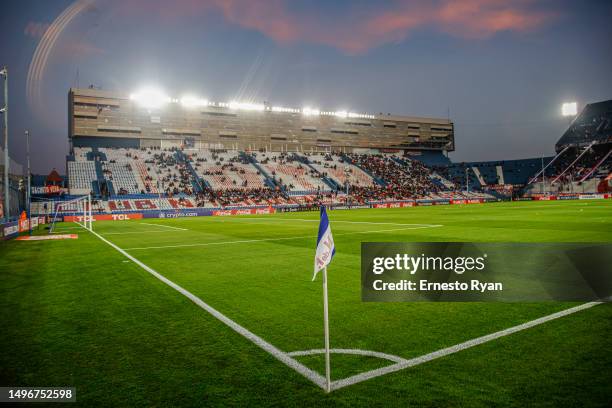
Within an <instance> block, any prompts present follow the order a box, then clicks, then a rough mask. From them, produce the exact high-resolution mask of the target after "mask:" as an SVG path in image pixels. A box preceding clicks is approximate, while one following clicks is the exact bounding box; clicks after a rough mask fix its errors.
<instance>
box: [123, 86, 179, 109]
mask: <svg viewBox="0 0 612 408" xmlns="http://www.w3.org/2000/svg"><path fill="white" fill-rule="evenodd" d="M130 99H131V100H133V101H134V102H136V103H138V104H139V105H140V106H142V107H144V108H149V109H154V108H161V107H162V106H164V105H165V104H167V103H169V102H170V98H169V97H168V96H167V95H166V94H164V93H163V92H162V91H160V90H159V89H156V88H145V89H142V90H140V91H139V92H137V93H133V94H131V95H130Z"/></svg>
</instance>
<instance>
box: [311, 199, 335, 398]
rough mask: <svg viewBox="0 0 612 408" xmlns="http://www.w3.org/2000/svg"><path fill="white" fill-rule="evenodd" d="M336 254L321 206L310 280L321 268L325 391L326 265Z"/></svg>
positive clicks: (327, 361)
mask: <svg viewBox="0 0 612 408" xmlns="http://www.w3.org/2000/svg"><path fill="white" fill-rule="evenodd" d="M335 254H336V247H335V246H334V238H333V237H332V233H331V228H330V226H329V219H328V218H327V212H326V211H325V206H321V222H320V223H319V235H318V236H317V252H316V254H315V262H314V276H313V277H312V280H315V279H316V277H317V273H318V272H319V271H320V270H321V269H322V270H323V327H324V329H325V380H326V386H325V391H327V392H330V391H331V363H330V351H329V306H328V302H327V265H329V263H330V262H331V261H332V259H333V258H334V255H335Z"/></svg>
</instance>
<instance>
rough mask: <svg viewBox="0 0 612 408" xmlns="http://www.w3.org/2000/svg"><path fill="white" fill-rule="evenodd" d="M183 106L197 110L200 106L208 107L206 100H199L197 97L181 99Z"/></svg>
mask: <svg viewBox="0 0 612 408" xmlns="http://www.w3.org/2000/svg"><path fill="white" fill-rule="evenodd" d="M181 105H183V106H184V107H185V108H197V107H199V106H206V105H208V101H207V100H206V99H202V98H198V97H197V96H192V95H185V96H183V97H182V98H181Z"/></svg>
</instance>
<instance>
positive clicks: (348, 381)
mask: <svg viewBox="0 0 612 408" xmlns="http://www.w3.org/2000/svg"><path fill="white" fill-rule="evenodd" d="M602 303H603V302H589V303H584V304H582V305H579V306H576V307H572V308H569V309H565V310H562V311H560V312H557V313H553V314H550V315H547V316H544V317H540V318H538V319H535V320H531V321H529V322H526V323H523V324H519V325H518V326H514V327H510V328H508V329H504V330H500V331H498V332H495V333H491V334H487V335H485V336H481V337H477V338H475V339H472V340H468V341H465V342H463V343H459V344H455V345H454V346H451V347H447V348H443V349H440V350H437V351H434V352H433V353H429V354H425V355H422V356H420V357H416V358H412V359H410V360H406V361H404V362H401V363H396V364H393V365H390V366H387V367H383V368H379V369H376V370H371V371H366V372H364V373H361V374H357V375H354V376H352V377H348V378H344V379H342V380H337V381H334V382H332V385H331V389H332V391H333V390H338V389H340V388H343V387H347V386H349V385H353V384H357V383H360V382H362V381H366V380H369V379H371V378H376V377H380V376H381V375H385V374H390V373H393V372H396V371H400V370H403V369H405V368H408V367H414V366H416V365H419V364H423V363H426V362H428V361H431V360H435V359H436V358H440V357H444V356H448V355H449V354H453V353H457V352H459V351H462V350H466V349H469V348H471V347H474V346H478V345H480V344H483V343H487V342H489V341H492V340H495V339H498V338H500V337H504V336H508V335H510V334H513V333H516V332H519V331H521V330H525V329H529V328H531V327H534V326H537V325H540V324H542V323H546V322H549V321H551V320H554V319H558V318H560V317H564V316H568V315H571V314H573V313H576V312H580V311H582V310H585V309H589V308H591V307H593V306H597V305H600V304H602Z"/></svg>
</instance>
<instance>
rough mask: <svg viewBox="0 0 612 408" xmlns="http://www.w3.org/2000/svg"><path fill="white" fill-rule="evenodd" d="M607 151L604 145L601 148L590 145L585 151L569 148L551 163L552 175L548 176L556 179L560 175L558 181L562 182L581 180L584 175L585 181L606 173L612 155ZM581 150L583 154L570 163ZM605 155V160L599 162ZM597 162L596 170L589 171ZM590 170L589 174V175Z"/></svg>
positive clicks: (610, 163)
mask: <svg viewBox="0 0 612 408" xmlns="http://www.w3.org/2000/svg"><path fill="white" fill-rule="evenodd" d="M608 151H609V147H608V146H604V147H603V148H600V147H598V146H594V147H590V148H588V150H587V151H586V152H584V151H583V150H578V149H570V150H568V151H567V152H566V153H565V154H563V155H561V156H560V157H559V158H558V159H557V160H556V161H555V162H554V163H553V164H552V165H551V167H552V169H553V170H552V174H553V175H552V176H551V177H550V178H552V179H556V178H557V177H558V176H560V177H559V179H558V182H560V183H562V184H563V183H570V182H572V181H581V180H582V179H583V178H585V177H586V179H585V181H586V180H587V179H590V178H593V177H597V176H598V175H599V174H604V175H607V174H609V172H610V168H611V167H612V155H609V154H608ZM583 152H584V154H583V155H582V157H580V159H578V161H576V163H574V164H573V165H572V163H573V162H574V161H575V160H576V159H577V158H578V156H579V155H580V154H582V153H583ZM606 156H607V158H606V160H605V161H604V162H603V163H601V164H600V162H601V161H602V160H603V159H604V157H606ZM598 164H600V166H599V168H598V169H597V170H598V171H593V172H591V170H593V169H594V168H595V166H597V165H598ZM570 166H571V167H570ZM590 172H591V174H590V175H589V173H590ZM587 176H588V177H587Z"/></svg>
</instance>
